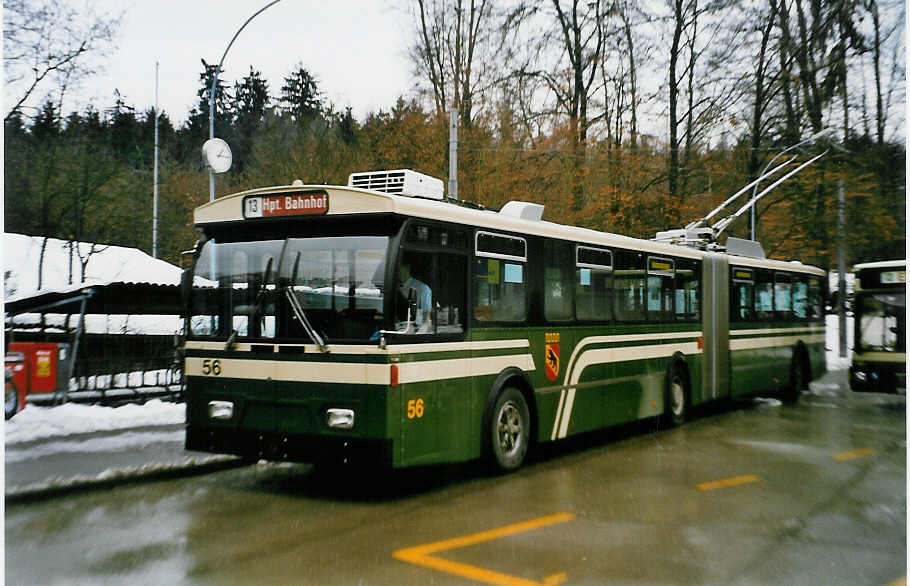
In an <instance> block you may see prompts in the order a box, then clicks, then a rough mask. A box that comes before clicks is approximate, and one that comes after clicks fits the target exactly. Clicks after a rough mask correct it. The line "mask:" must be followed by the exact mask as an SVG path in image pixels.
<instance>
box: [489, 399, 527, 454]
mask: <svg viewBox="0 0 910 586" xmlns="http://www.w3.org/2000/svg"><path fill="white" fill-rule="evenodd" d="M530 432H531V417H530V414H529V410H528V402H527V401H526V400H525V398H524V395H522V394H521V391H519V390H518V389H516V388H515V387H506V388H504V389H503V390H502V391H500V392H499V394H498V395H497V396H496V401H495V402H494V403H493V408H492V409H491V410H490V411H489V415H488V417H487V425H486V434H485V435H486V438H487V439H486V441H487V443H488V456H489V460H490V464H492V466H493V468H494V470H495V471H497V472H512V471H514V470H517V469H518V468H520V467H521V465H522V464H523V463H524V460H525V456H526V455H527V453H528V444H529V443H530V439H531V433H530Z"/></svg>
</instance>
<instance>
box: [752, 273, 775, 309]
mask: <svg viewBox="0 0 910 586" xmlns="http://www.w3.org/2000/svg"><path fill="white" fill-rule="evenodd" d="M755 281H756V282H755V318H756V319H758V320H761V321H771V320H773V319H774V281H773V280H772V274H771V271H768V270H764V269H755Z"/></svg>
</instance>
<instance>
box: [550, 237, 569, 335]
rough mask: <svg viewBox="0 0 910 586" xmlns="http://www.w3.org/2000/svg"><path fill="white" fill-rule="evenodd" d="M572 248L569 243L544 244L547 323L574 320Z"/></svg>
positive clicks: (552, 241) (554, 241)
mask: <svg viewBox="0 0 910 586" xmlns="http://www.w3.org/2000/svg"><path fill="white" fill-rule="evenodd" d="M571 254H572V248H571V245H570V244H569V243H568V242H560V241H556V240H547V241H546V243H545V244H544V259H545V260H544V262H545V267H544V291H543V307H544V317H546V319H547V321H568V320H571V319H572V313H573V312H572V289H573V287H572V257H571Z"/></svg>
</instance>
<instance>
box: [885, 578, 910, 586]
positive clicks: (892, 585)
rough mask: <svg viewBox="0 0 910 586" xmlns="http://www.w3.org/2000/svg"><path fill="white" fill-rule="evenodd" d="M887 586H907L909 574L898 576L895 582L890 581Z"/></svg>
mask: <svg viewBox="0 0 910 586" xmlns="http://www.w3.org/2000/svg"><path fill="white" fill-rule="evenodd" d="M887 586H907V576H904V577H903V578H898V579H897V580H895V581H893V582H888V584H887Z"/></svg>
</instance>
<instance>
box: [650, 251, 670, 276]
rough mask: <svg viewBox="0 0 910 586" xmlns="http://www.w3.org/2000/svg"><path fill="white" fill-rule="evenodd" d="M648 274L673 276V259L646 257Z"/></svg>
mask: <svg viewBox="0 0 910 586" xmlns="http://www.w3.org/2000/svg"><path fill="white" fill-rule="evenodd" d="M648 274H650V275H663V276H667V277H672V276H673V261H672V260H670V259H668V258H657V257H654V256H649V257H648Z"/></svg>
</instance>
